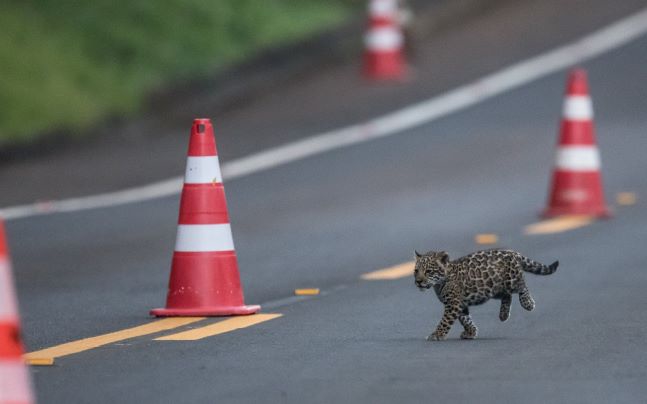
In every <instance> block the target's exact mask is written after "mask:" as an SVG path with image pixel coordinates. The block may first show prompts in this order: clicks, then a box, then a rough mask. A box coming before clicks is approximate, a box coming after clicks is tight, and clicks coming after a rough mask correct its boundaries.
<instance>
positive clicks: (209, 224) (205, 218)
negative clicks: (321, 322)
mask: <svg viewBox="0 0 647 404" xmlns="http://www.w3.org/2000/svg"><path fill="white" fill-rule="evenodd" d="M188 155H189V157H215V156H217V148H216V142H215V137H214V135H213V127H212V125H211V122H210V121H209V120H208V119H196V120H195V121H194V122H193V126H192V128H191V138H190V140H189V152H188ZM205 169H207V170H209V169H217V170H218V172H219V168H218V167H215V168H214V167H212V166H209V167H207V168H205ZM187 175H188V174H187ZM214 175H215V174H214ZM205 178H212V177H211V176H210V175H206V176H205ZM214 178H215V177H214ZM185 182H186V180H185ZM259 310H260V306H258V305H246V304H245V303H244V298H243V289H242V285H241V282H240V273H239V271H238V260H237V258H236V252H235V251H234V247H233V240H232V236H231V230H230V227H229V215H228V213H227V202H226V199H225V190H224V186H223V185H222V183H218V182H208V183H198V184H196V183H191V184H187V183H185V184H184V187H183V189H182V197H181V203H180V213H179V217H178V234H177V240H176V247H175V251H174V253H173V260H172V264H171V275H170V279H169V287H168V294H167V298H166V307H165V308H162V309H154V310H151V314H152V315H154V316H158V317H164V316H229V315H246V314H253V313H256V312H258V311H259Z"/></svg>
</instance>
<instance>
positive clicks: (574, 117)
mask: <svg viewBox="0 0 647 404" xmlns="http://www.w3.org/2000/svg"><path fill="white" fill-rule="evenodd" d="M562 116H563V117H564V119H567V120H569V121H590V120H592V119H593V104H592V103H591V98H590V97H588V96H586V95H573V96H570V97H566V99H565V100H564V110H563V114H562Z"/></svg>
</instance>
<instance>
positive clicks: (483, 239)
mask: <svg viewBox="0 0 647 404" xmlns="http://www.w3.org/2000/svg"><path fill="white" fill-rule="evenodd" d="M474 241H475V242H476V244H496V243H498V242H499V237H498V236H497V235H496V234H492V233H484V234H477V235H476V237H474Z"/></svg>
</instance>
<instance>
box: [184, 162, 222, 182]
mask: <svg viewBox="0 0 647 404" xmlns="http://www.w3.org/2000/svg"><path fill="white" fill-rule="evenodd" d="M184 182H185V183H186V184H211V183H212V182H222V174H221V173H220V163H219V162H218V156H203V157H195V156H189V157H188V158H187V160H186V172H185V173H184Z"/></svg>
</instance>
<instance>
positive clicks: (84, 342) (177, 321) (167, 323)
mask: <svg viewBox="0 0 647 404" xmlns="http://www.w3.org/2000/svg"><path fill="white" fill-rule="evenodd" d="M205 318H206V317H170V318H165V319H162V320H157V321H153V322H150V323H148V324H143V325H140V326H137V327H133V328H128V329H125V330H121V331H115V332H111V333H109V334H103V335H99V336H96V337H90V338H84V339H80V340H77V341H72V342H66V343H64V344H61V345H56V346H53V347H50V348H45V349H41V350H40V351H34V352H29V353H28V354H25V355H24V356H23V357H24V359H25V360H26V361H30V360H32V359H44V358H51V359H53V358H59V357H61V356H66V355H72V354H75V353H79V352H83V351H87V350H89V349H94V348H98V347H100V346H103V345H107V344H112V343H114V342H118V341H122V340H125V339H129V338H135V337H140V336H142V335H148V334H154V333H156V332H160V331H166V330H171V329H173V328H177V327H181V326H184V325H187V324H191V323H195V322H198V321H202V320H204V319H205Z"/></svg>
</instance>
